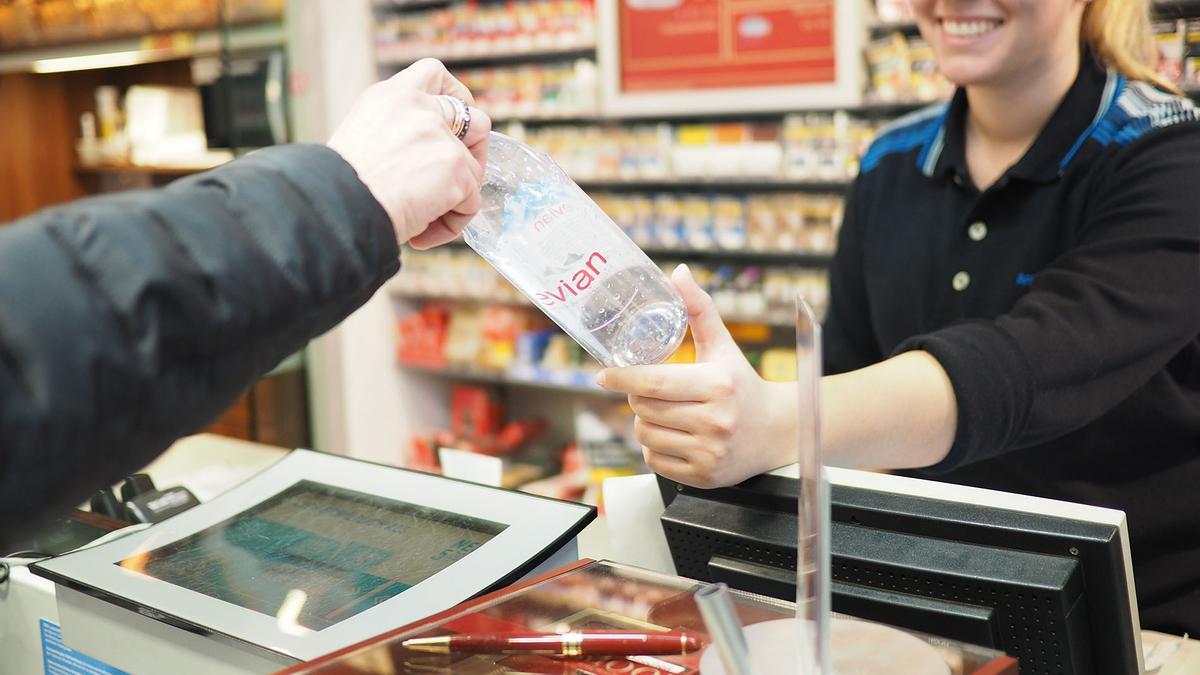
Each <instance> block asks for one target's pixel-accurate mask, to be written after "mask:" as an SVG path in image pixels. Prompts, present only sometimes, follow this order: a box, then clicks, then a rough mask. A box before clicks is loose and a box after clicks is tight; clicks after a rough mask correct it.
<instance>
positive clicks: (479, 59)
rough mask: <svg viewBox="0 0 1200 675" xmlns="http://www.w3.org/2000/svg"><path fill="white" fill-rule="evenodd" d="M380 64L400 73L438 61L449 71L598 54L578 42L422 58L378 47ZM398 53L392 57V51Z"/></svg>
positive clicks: (591, 44)
mask: <svg viewBox="0 0 1200 675" xmlns="http://www.w3.org/2000/svg"><path fill="white" fill-rule="evenodd" d="M378 50H379V53H380V57H379V65H380V67H383V68H390V69H395V70H399V69H401V68H404V67H406V66H408V65H410V64H412V63H414V62H415V61H417V60H419V59H421V58H426V57H428V58H435V59H437V60H439V61H441V62H442V63H444V64H446V66H447V67H450V68H461V67H466V66H472V65H499V64H504V63H520V62H523V61H546V60H551V59H555V60H562V59H570V58H577V57H585V56H592V55H594V54H595V52H596V43H595V42H588V41H584V40H577V41H572V42H568V43H563V44H559V45H556V46H548V47H539V48H534V49H511V50H498V51H489V52H467V51H449V50H448V51H441V52H440V51H434V50H430V51H426V52H421V53H420V55H419V56H418V55H415V54H412V53H410V52H409V51H408V50H403V51H401V50H396V49H395V48H393V47H390V46H388V45H380V46H379V47H378ZM393 51H399V53H396V54H393V53H391V52H393Z"/></svg>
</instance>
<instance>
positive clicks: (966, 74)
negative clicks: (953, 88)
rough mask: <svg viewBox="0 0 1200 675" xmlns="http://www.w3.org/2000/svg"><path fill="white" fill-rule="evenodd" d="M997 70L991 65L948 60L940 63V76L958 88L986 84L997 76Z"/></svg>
mask: <svg viewBox="0 0 1200 675" xmlns="http://www.w3.org/2000/svg"><path fill="white" fill-rule="evenodd" d="M999 70H1000V69H999V68H996V67H995V66H993V65H991V64H986V63H978V62H971V61H966V62H962V61H959V60H957V59H948V60H946V61H944V62H942V63H941V71H942V75H944V76H945V77H946V79H947V80H950V81H951V82H953V83H954V84H955V85H957V86H959V87H970V86H972V85H979V84H988V83H990V82H994V81H995V80H996V79H997V77H998V76H999Z"/></svg>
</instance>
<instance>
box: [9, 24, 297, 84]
mask: <svg viewBox="0 0 1200 675" xmlns="http://www.w3.org/2000/svg"><path fill="white" fill-rule="evenodd" d="M221 39H222V38H221V34H220V32H219V31H216V30H201V31H194V32H189V31H182V32H176V33H167V34H156V35H148V36H145V37H138V38H126V39H120V40H103V41H98V42H88V43H84V44H75V45H64V46H60V47H34V48H30V49H21V50H17V51H0V73H12V72H38V73H47V72H62V71H69V70H89V69H95V68H111V67H114V66H129V65H137V64H142V63H155V62H159V61H172V60H175V59H185V58H191V57H194V56H206V55H214V54H218V53H220V51H221ZM284 42H285V37H284V29H283V25H282V24H280V23H278V22H267V23H259V24H252V25H244V26H234V27H233V28H231V29H230V30H229V48H230V49H231V50H233V51H242V50H252V49H264V48H268V47H279V46H282V45H283V44H284Z"/></svg>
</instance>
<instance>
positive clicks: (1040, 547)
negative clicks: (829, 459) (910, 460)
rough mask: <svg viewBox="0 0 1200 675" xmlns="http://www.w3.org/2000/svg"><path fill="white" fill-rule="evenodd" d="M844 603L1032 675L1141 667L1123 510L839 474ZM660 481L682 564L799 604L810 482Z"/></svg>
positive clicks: (836, 581)
mask: <svg viewBox="0 0 1200 675" xmlns="http://www.w3.org/2000/svg"><path fill="white" fill-rule="evenodd" d="M829 477H830V501H831V509H830V511H831V515H832V537H831V541H830V548H831V557H832V578H833V588H832V596H833V597H832V600H833V611H835V612H840V613H844V614H848V615H852V616H857V617H861V618H864V619H871V620H875V621H880V622H882V623H887V624H890V625H893V626H898V627H901V628H908V629H910V630H915V631H920V632H924V633H929V634H932V635H938V636H942V637H945V638H949V639H953V640H959V641H963V642H970V643H973V644H977V645H982V646H985V647H990V648H993V649H999V650H1003V651H1004V652H1005V653H1007V654H1009V655H1010V656H1015V657H1017V658H1018V659H1019V661H1020V669H1021V673H1022V675H1084V674H1090V673H1095V674H1097V675H1129V674H1130V673H1140V672H1142V653H1141V637H1140V632H1139V626H1138V619H1137V605H1136V603H1135V602H1134V598H1135V597H1136V595H1135V593H1134V587H1133V572H1132V567H1131V565H1130V559H1129V544H1128V541H1129V539H1128V534H1127V532H1126V527H1125V514H1124V513H1122V512H1120V511H1114V510H1112V509H1102V508H1097V507H1091V506H1085V505H1080V504H1071V503H1067V502H1059V501H1054V500H1049V499H1040V498H1035V497H1026V496H1022V495H1014V494H1008V493H1003V492H996V491H993V490H982V489H978V488H971V487H965V486H960V485H953V484H948V483H939V482H935V481H926V480H918V479H913V478H904V477H899V476H891V475H886V474H878V473H870V472H863V471H851V470H846V469H830V470H829ZM659 480H660V487H661V488H662V490H663V498H664V503H666V504H667V508H666V511H665V513H664V514H663V517H662V524H663V530H664V531H665V533H666V537H667V543H668V545H669V546H670V550H671V556H672V558H673V560H674V563H675V567H676V571H677V572H678V573H679V574H680V575H682V576H686V577H691V578H694V579H700V580H704V581H724V582H726V583H728V584H729V585H730V586H732V587H734V588H739V589H742V590H746V591H750V592H753V593H759V594H762V595H768V596H772V597H776V598H781V599H785V600H795V599H796V577H795V570H796V539H797V527H798V522H797V512H796V508H797V507H796V503H797V501H796V500H797V496H798V494H799V481H798V480H796V479H795V478H788V477H784V476H776V475H765V476H758V477H756V478H752V479H750V480H748V481H746V482H745V483H742V484H740V485H737V486H734V487H730V488H723V489H717V490H700V489H696V488H691V487H686V486H681V485H678V484H675V483H672V482H670V481H666V480H665V479H661V478H660V479H659Z"/></svg>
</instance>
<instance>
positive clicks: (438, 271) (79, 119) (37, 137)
mask: <svg viewBox="0 0 1200 675" xmlns="http://www.w3.org/2000/svg"><path fill="white" fill-rule="evenodd" d="M614 1H615V0H614ZM800 4H803V3H800ZM837 5H838V10H837V17H838V19H839V21H844V22H845V25H843V26H842V27H843V28H845V29H846V33H845V34H846V35H849V36H850V40H851V43H850V44H851V46H852V47H853V54H854V57H853V58H852V59H848V61H849V63H848V67H849V68H850V69H851V70H852V71H853V73H852V74H851V76H850V81H851V82H853V91H851V92H850V95H848V96H847V95H846V93H845V92H844V91H843V92H840V93H837V94H836V95H835V94H830V95H828V96H824V95H821V94H819V93H817V94H812V95H808V96H807V97H805V98H804V99H803V101H802V102H801V103H800V104H798V105H797V104H796V103H795V102H794V101H763V100H761V99H755V98H753V97H746V98H740V97H736V96H735V97H725V99H724V100H723V101H722V105H721V106H720V107H722V108H723V110H721V111H719V112H695V111H694V110H693V109H691V108H678V109H675V110H674V111H670V112H656V113H646V112H638V113H636V114H634V115H627V114H621V115H617V114H615V113H614V112H613V111H614V109H616V108H619V106H615V105H614V101H613V100H612V93H611V90H610V88H608V87H606V86H604V82H605V78H604V76H603V66H604V60H605V58H606V51H605V50H606V49H613V48H614V45H616V44H617V41H618V36H617V35H616V28H615V26H616V22H615V21H610V20H605V18H604V13H603V12H600V13H599V14H598V12H597V9H598V8H597V7H596V6H594V5H593V4H592V0H507V1H500V0H476V1H475V2H471V3H465V2H462V1H461V0H393V1H390V2H384V1H381V0H376V1H375V2H369V1H368V0H289V1H287V2H285V1H284V0H223V1H221V2H219V1H218V0H164V1H161V2H151V1H148V0H0V150H2V151H0V221H10V220H13V219H15V218H19V217H21V216H23V215H25V214H28V213H30V212H32V211H35V210H37V209H40V208H44V207H47V206H51V205H53V204H57V203H61V202H64V201H68V200H71V199H76V198H80V197H84V196H87V195H92V194H97V193H102V192H111V191H117V190H124V189H132V188H140V187H150V186H158V185H164V184H166V183H168V182H170V181H171V180H174V179H176V178H178V177H180V176H182V175H187V174H191V173H195V172H197V171H200V170H203V169H204V168H206V167H209V166H213V165H216V164H219V163H221V162H223V161H227V160H228V159H229V158H230V157H232V156H234V155H238V154H244V153H245V152H247V151H249V150H251V149H253V148H254V147H258V146H261V145H265V144H270V143H274V142H323V141H324V140H325V139H326V138H327V137H328V135H329V133H330V132H331V131H332V129H333V128H335V127H336V125H337V123H338V122H339V121H340V120H341V119H342V118H343V117H344V116H345V114H346V113H347V111H348V109H349V107H350V105H351V103H352V102H353V100H354V98H355V96H356V95H357V94H358V93H359V92H361V91H362V90H363V89H365V88H366V87H367V86H369V85H370V84H371V83H373V82H375V81H377V80H378V79H381V78H385V77H388V76H389V75H391V74H393V73H395V72H397V71H398V70H399V69H401V68H403V67H404V66H405V65H406V64H408V63H411V62H412V61H414V60H416V59H417V58H420V57H424V56H433V57H437V58H440V59H442V60H443V61H444V62H445V63H446V65H447V66H448V67H449V68H450V69H451V71H452V72H454V73H455V74H456V75H457V76H458V77H459V78H460V79H461V80H462V81H463V82H464V83H465V84H466V85H467V86H468V87H469V88H471V90H472V91H473V92H474V94H475V96H476V100H477V103H478V105H479V107H481V108H483V109H484V110H486V111H488V113H489V114H490V115H491V116H492V117H493V119H494V121H495V127H496V129H497V130H500V131H503V132H505V133H508V134H510V135H513V136H515V137H517V138H519V139H521V140H524V141H525V142H527V143H529V144H530V145H533V146H534V147H536V148H538V149H541V150H544V151H546V152H548V153H550V154H551V155H552V156H553V157H554V158H555V159H556V160H557V161H558V162H559V163H560V165H562V166H563V168H564V169H565V170H566V171H567V172H568V173H569V174H570V175H571V176H572V177H573V178H574V179H575V180H576V181H577V182H578V183H579V184H580V186H581V187H583V188H584V190H585V191H587V192H588V193H589V194H590V195H591V196H592V198H593V199H594V200H596V202H597V203H599V204H600V205H601V206H602V207H603V208H604V209H605V211H606V212H607V213H608V214H609V215H610V216H612V217H613V219H614V220H615V221H616V222H617V223H618V224H619V225H621V226H622V227H623V228H624V229H625V230H626V231H627V232H628V233H629V234H630V236H631V237H632V238H633V239H634V240H635V241H637V243H638V244H639V245H641V246H642V247H643V248H644V249H645V250H646V252H647V253H648V254H649V255H650V256H651V257H652V258H653V259H654V260H655V261H657V262H658V263H660V264H661V265H662V266H663V267H664V268H665V269H669V268H670V267H672V266H673V265H674V264H676V263H679V262H687V263H688V264H689V266H690V267H691V268H692V270H693V272H694V273H695V274H696V275H697V278H698V279H699V280H700V281H701V283H702V284H703V285H705V286H706V287H707V288H708V290H709V291H710V292H711V293H712V294H713V297H714V299H715V300H716V302H717V305H718V307H719V309H720V310H721V312H722V315H723V316H725V318H726V319H727V321H728V322H729V324H730V328H731V331H732V332H733V334H734V336H735V337H736V338H737V340H738V341H739V343H740V344H741V345H742V346H743V349H744V350H745V351H746V353H747V355H748V356H749V357H750V359H751V361H752V363H754V364H755V366H756V367H757V368H758V369H759V370H760V372H761V373H762V374H763V375H764V377H767V378H769V379H777V380H786V379H794V377H795V350H794V332H793V328H792V326H793V323H792V322H793V313H794V299H795V297H796V296H797V295H798V294H800V295H803V296H804V297H806V298H807V299H808V300H809V301H810V302H811V303H812V304H813V305H814V306H815V307H816V308H817V311H818V312H821V311H823V307H824V303H825V298H826V294H827V291H826V283H827V280H826V268H827V266H828V263H829V261H830V258H831V255H832V253H833V248H834V245H835V242H836V234H837V228H838V225H839V222H840V219H841V205H842V200H843V198H844V196H845V192H846V190H847V188H848V185H849V181H850V179H851V178H852V177H853V176H854V174H855V172H856V171H857V163H858V158H859V156H860V155H861V154H862V153H863V152H864V151H865V149H866V147H867V145H868V144H869V142H870V140H871V138H872V136H873V134H874V133H875V131H876V130H877V129H878V128H879V127H880V126H881V125H883V124H886V123H887V122H889V121H890V120H892V119H895V118H896V117H898V116H900V115H902V114H905V113H907V112H910V111H912V110H915V109H917V108H919V107H920V106H922V105H925V104H927V103H928V102H931V101H935V100H940V99H943V98H945V97H946V96H947V95H948V93H949V91H950V87H949V85H948V84H947V83H946V82H945V81H944V80H943V79H942V78H940V76H939V75H938V74H937V72H936V69H935V68H934V66H933V58H932V53H931V52H930V50H929V48H928V47H927V46H926V45H925V44H924V43H923V42H922V41H921V40H920V37H919V35H918V33H917V31H916V28H915V26H914V25H913V23H912V22H911V19H910V18H909V16H908V15H907V13H906V11H905V7H904V3H903V1H902V0H878V2H870V1H868V0H837ZM610 6H611V5H610ZM1155 12H1156V15H1157V21H1156V24H1155V27H1156V31H1157V32H1158V34H1159V39H1158V45H1159V51H1160V70H1161V71H1162V72H1164V73H1166V74H1168V75H1169V76H1170V77H1172V78H1173V79H1175V80H1176V81H1178V82H1179V83H1180V86H1181V88H1183V89H1184V90H1185V91H1187V92H1188V93H1189V94H1190V95H1192V96H1193V97H1197V96H1200V1H1197V0H1176V1H1172V2H1159V3H1155ZM1193 17H1195V18H1193ZM230 92H232V94H230ZM227 95H232V96H233V101H234V105H233V106H232V108H233V109H234V112H232V113H230V112H229V111H228V108H225V109H223V108H222V107H221V106H220V105H219V103H220V101H221V98H222V97H224V96H227ZM85 117H86V118H88V119H90V121H86V120H85ZM230 122H232V124H230ZM230 128H232V129H233V130H234V131H233V133H232V134H230V133H229V130H230ZM206 129H207V138H206V137H205V135H204V132H205V131H206ZM93 132H94V133H93ZM197 134H200V135H199V136H197ZM231 140H232V144H233V145H235V146H236V147H233V148H230V147H229V146H230V145H231ZM693 357H694V350H693V349H692V348H691V346H690V344H687V343H685V345H684V347H683V348H682V349H681V350H680V352H679V353H678V354H677V355H676V357H675V358H676V359H677V360H682V361H688V360H691V359H692V358H693ZM597 369H598V366H597V364H595V362H594V361H592V360H591V358H590V357H588V356H587V355H586V354H584V353H582V350H581V349H580V348H579V347H578V346H577V345H575V344H574V343H573V342H572V341H571V340H570V339H569V338H567V337H566V336H565V335H564V334H562V333H561V331H558V330H557V329H554V328H553V325H552V324H551V323H550V322H549V321H548V320H547V319H546V318H545V317H544V316H543V315H542V314H541V313H540V312H539V311H538V310H537V309H536V308H535V307H533V306H532V305H531V304H530V303H528V302H527V301H525V300H523V299H522V298H521V297H520V295H519V294H517V292H516V291H515V289H513V288H512V287H511V286H510V285H509V284H508V283H507V282H505V281H504V280H503V279H502V278H501V277H500V276H499V275H498V274H497V273H495V272H494V271H492V270H491V268H490V267H488V266H487V264H486V263H484V262H483V261H482V260H481V259H480V258H479V257H478V256H476V255H475V254H474V253H473V252H472V251H471V250H470V249H469V248H467V247H465V246H463V245H461V244H458V245H455V244H452V245H449V246H446V247H443V248H441V249H437V250H435V251H430V252H415V251H410V250H405V251H404V253H403V269H402V271H401V272H400V274H399V275H397V276H396V277H395V278H394V279H393V280H392V281H391V282H389V283H388V284H387V286H386V287H385V288H384V289H383V290H382V291H381V292H380V293H379V294H378V295H377V296H376V297H375V298H373V299H372V300H371V301H370V302H369V303H368V304H367V305H366V306H364V307H363V308H362V309H361V310H360V311H358V312H357V313H355V314H354V315H353V316H352V317H351V318H350V319H348V320H347V321H346V322H345V323H343V324H342V325H341V326H339V327H338V328H337V329H335V330H334V331H332V332H331V333H330V334H328V335H326V336H324V337H322V338H320V339H318V340H316V341H314V342H313V343H312V344H310V345H309V347H308V348H307V349H306V350H305V351H304V352H303V353H302V354H297V355H295V356H294V357H292V358H289V359H288V360H286V361H285V362H284V363H283V364H280V366H279V367H278V368H276V369H275V370H274V371H272V373H271V374H269V375H268V376H267V377H264V378H263V379H262V380H261V381H259V382H258V383H256V384H255V385H254V387H253V388H252V389H251V390H250V391H249V392H248V393H247V394H246V396H245V397H243V398H242V399H241V400H240V401H239V402H238V403H237V404H236V405H235V406H234V407H233V408H232V409H231V410H230V411H228V413H226V414H225V415H224V416H223V417H222V418H221V419H220V420H219V421H217V422H216V424H214V426H213V427H212V429H211V430H212V431H214V432H216V433H221V434H225V435H229V436H234V437H238V438H244V439H248V440H255V441H260V442H264V443H269V444H273V445H280V446H284V447H312V448H315V449H319V450H324V451H331V452H337V453H342V454H349V455H352V456H355V457H360V458H364V459H368V460H372V461H377V462H384V463H388V464H396V465H400V466H410V467H414V468H420V469H424V470H437V468H438V452H437V449H438V448H439V447H446V448H455V449H459V450H468V451H473V452H478V453H484V454H489V455H496V456H501V457H503V465H502V466H503V481H504V483H505V484H506V485H508V486H513V487H522V488H523V489H528V490H530V491H535V492H538V493H541V494H547V495H551V496H557V497H565V498H581V499H585V500H588V501H594V500H595V498H596V494H597V487H598V485H599V482H600V481H601V480H603V478H606V477H608V476H613V475H622V474H626V473H633V472H641V471H645V467H644V465H642V463H641V456H640V450H639V449H638V447H637V445H636V443H635V442H634V441H633V439H632V420H633V418H632V415H631V413H630V412H629V410H628V408H627V407H626V406H625V403H624V400H623V399H622V398H619V397H615V396H612V395H609V394H607V393H606V392H604V391H602V390H600V389H599V388H598V387H596V386H595V385H594V384H593V383H592V377H593V375H594V373H595V372H596V371H597Z"/></svg>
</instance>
